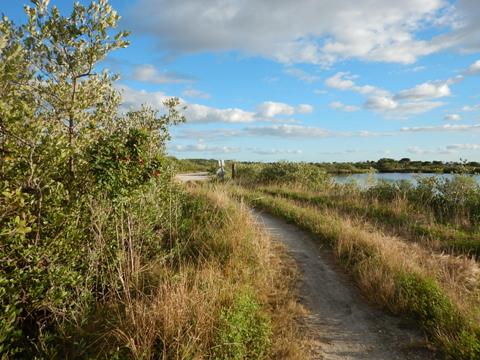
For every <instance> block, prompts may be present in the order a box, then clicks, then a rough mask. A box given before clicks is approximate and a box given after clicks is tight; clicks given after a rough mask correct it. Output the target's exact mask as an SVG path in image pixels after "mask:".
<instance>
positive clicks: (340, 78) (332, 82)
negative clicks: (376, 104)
mask: <svg viewBox="0 0 480 360" xmlns="http://www.w3.org/2000/svg"><path fill="white" fill-rule="evenodd" d="M355 78H356V76H354V75H351V74H350V73H348V72H338V73H336V74H335V75H333V76H332V77H329V78H328V79H327V80H325V85H327V86H328V87H331V88H333V89H337V90H351V91H355V92H357V93H359V94H363V95H365V94H372V93H378V94H385V93H388V92H387V91H385V90H382V89H379V88H377V87H375V86H372V85H363V86H358V85H357V84H355V82H354V81H353V79H355Z"/></svg>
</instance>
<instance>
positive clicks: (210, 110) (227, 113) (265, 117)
mask: <svg viewBox="0 0 480 360" xmlns="http://www.w3.org/2000/svg"><path fill="white" fill-rule="evenodd" d="M116 88H117V89H118V90H120V92H121V93H122V97H123V104H122V107H123V108H124V109H136V108H139V107H140V106H141V105H142V104H147V105H150V106H152V107H154V108H158V109H160V110H162V109H163V102H164V101H165V100H166V99H168V98H170V97H169V96H167V95H166V94H165V93H163V92H160V91H159V92H155V91H153V92H149V91H146V90H136V89H133V88H131V87H129V86H127V85H117V86H116ZM187 90H188V89H187ZM191 90H193V89H191ZM184 93H185V91H184ZM187 94H188V92H187ZM194 94H195V95H198V93H197V91H196V90H195V91H194ZM190 95H192V94H191V93H190ZM180 102H181V104H182V105H183V106H184V107H185V109H184V110H183V113H184V115H185V117H186V118H187V121H188V122H194V123H214V122H222V123H249V122H255V121H276V119H275V118H276V117H277V116H291V115H295V114H308V113H311V112H312V111H313V106H311V105H309V104H300V105H298V106H292V105H289V104H285V103H280V102H273V101H265V102H263V103H261V104H259V105H258V106H257V108H256V110H255V111H248V110H244V109H240V108H223V109H222V108H215V107H211V106H206V105H201V104H195V103H189V102H187V101H185V100H184V99H180ZM282 121H288V120H286V119H284V118H282Z"/></svg>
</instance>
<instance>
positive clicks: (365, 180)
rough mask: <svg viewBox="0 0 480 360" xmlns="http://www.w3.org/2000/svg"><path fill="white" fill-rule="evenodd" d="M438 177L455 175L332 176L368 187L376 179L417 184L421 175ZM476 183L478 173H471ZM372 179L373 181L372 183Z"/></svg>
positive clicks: (388, 174)
mask: <svg viewBox="0 0 480 360" xmlns="http://www.w3.org/2000/svg"><path fill="white" fill-rule="evenodd" d="M432 176H435V177H439V178H446V179H451V178H453V177H454V176H455V175H452V174H434V173H425V174H416V173H375V174H350V175H334V176H333V178H334V180H335V181H336V182H337V183H340V184H345V183H348V182H352V181H355V182H356V183H357V184H358V185H359V186H362V187H368V186H370V185H374V183H375V182H376V181H379V180H384V181H388V182H395V181H401V180H406V181H410V182H411V183H412V184H414V185H415V184H417V179H419V178H422V177H432ZM472 176H473V177H474V178H475V179H476V180H477V182H478V183H480V175H472ZM372 180H373V183H372Z"/></svg>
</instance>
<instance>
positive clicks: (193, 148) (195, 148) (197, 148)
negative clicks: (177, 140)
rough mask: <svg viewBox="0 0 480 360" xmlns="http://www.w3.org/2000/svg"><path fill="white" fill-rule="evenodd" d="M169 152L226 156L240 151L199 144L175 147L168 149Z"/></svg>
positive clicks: (227, 147)
mask: <svg viewBox="0 0 480 360" xmlns="http://www.w3.org/2000/svg"><path fill="white" fill-rule="evenodd" d="M169 150H170V151H174V152H208V153H222V154H228V153H233V152H238V151H240V149H239V148H237V147H230V146H210V145H206V144H205V143H203V142H199V143H197V144H195V145H175V146H172V147H169Z"/></svg>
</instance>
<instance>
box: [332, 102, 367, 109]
mask: <svg viewBox="0 0 480 360" xmlns="http://www.w3.org/2000/svg"><path fill="white" fill-rule="evenodd" d="M330 107H331V108H332V109H335V110H340V111H345V112H355V111H358V110H360V108H359V107H358V106H355V105H346V104H344V103H342V102H340V101H334V102H331V103H330Z"/></svg>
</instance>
